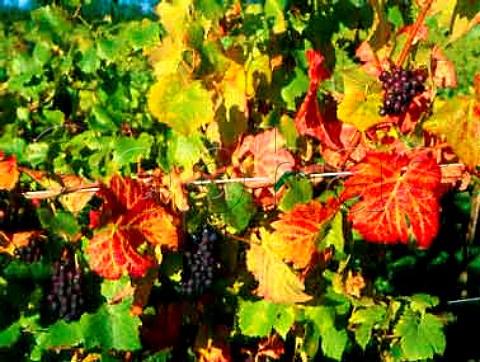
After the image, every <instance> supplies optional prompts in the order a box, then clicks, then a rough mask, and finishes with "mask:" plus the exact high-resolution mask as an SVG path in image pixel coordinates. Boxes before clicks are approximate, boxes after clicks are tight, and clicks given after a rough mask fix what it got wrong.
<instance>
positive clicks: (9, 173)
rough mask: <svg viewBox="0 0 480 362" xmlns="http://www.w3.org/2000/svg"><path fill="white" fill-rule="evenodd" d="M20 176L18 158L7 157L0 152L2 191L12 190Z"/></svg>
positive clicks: (0, 182)
mask: <svg viewBox="0 0 480 362" xmlns="http://www.w3.org/2000/svg"><path fill="white" fill-rule="evenodd" d="M19 176H20V173H19V172H18V168H17V158H16V157H15V156H13V155H12V156H8V157H6V156H5V154H4V153H3V152H0V190H1V189H5V190H12V189H13V188H14V187H15V184H16V183H17V181H18V177H19Z"/></svg>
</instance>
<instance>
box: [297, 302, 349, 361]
mask: <svg viewBox="0 0 480 362" xmlns="http://www.w3.org/2000/svg"><path fill="white" fill-rule="evenodd" d="M305 317H306V319H307V320H308V321H310V322H311V323H312V326H313V331H312V332H310V335H308V336H306V339H307V340H310V343H309V345H310V346H311V349H310V350H308V351H307V353H308V354H309V356H312V357H313V356H315V354H316V348H318V347H317V346H318V337H320V338H321V347H322V351H323V353H324V354H325V356H327V357H330V358H332V359H334V360H337V361H340V360H341V359H342V355H343V352H344V350H345V348H346V346H347V341H348V336H347V332H346V331H345V330H338V329H336V327H335V310H334V309H333V308H331V307H324V306H320V307H307V308H306V310H305Z"/></svg>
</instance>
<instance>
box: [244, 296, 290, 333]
mask: <svg viewBox="0 0 480 362" xmlns="http://www.w3.org/2000/svg"><path fill="white" fill-rule="evenodd" d="M237 318H238V326H239V328H240V330H241V332H242V334H244V335H245V336H249V337H265V336H268V335H270V333H271V332H272V329H274V330H275V331H277V332H278V333H279V334H280V336H281V337H282V338H285V337H286V335H287V333H288V331H289V330H290V328H291V327H292V325H293V323H294V322H295V309H294V308H293V307H292V306H289V305H284V304H278V303H272V302H268V301H266V300H261V301H258V302H250V301H245V300H241V301H240V304H239V309H238V312H237Z"/></svg>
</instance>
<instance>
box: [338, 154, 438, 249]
mask: <svg viewBox="0 0 480 362" xmlns="http://www.w3.org/2000/svg"><path fill="white" fill-rule="evenodd" d="M350 171H352V172H353V173H354V175H353V176H351V177H350V178H349V179H348V180H347V181H346V182H345V191H344V192H343V193H342V198H343V199H344V200H348V199H353V198H358V199H359V201H358V202H357V203H356V204H355V205H354V206H352V207H351V208H350V214H349V220H350V221H352V222H353V226H354V227H355V228H356V229H357V230H358V231H359V232H360V233H361V234H362V235H363V237H364V238H365V239H366V240H367V241H371V242H376V243H387V244H393V243H397V242H401V243H408V242H409V240H410V237H411V236H413V237H415V239H416V240H417V245H418V247H420V248H427V247H428V246H429V245H430V244H431V242H432V240H433V239H434V238H435V236H436V235H437V233H438V229H439V215H440V204H439V199H440V196H441V193H440V191H439V190H440V189H439V186H440V181H441V172H440V168H439V167H438V164H437V162H436V161H435V159H433V157H431V156H430V155H428V154H427V153H425V152H424V153H418V154H416V155H414V156H412V157H411V158H409V157H407V156H406V155H405V154H403V155H400V154H390V153H370V154H368V155H367V156H366V158H365V159H364V160H363V162H361V163H359V164H357V165H355V166H353V167H352V168H351V170H350Z"/></svg>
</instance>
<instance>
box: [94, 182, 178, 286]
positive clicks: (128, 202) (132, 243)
mask: <svg viewBox="0 0 480 362" xmlns="http://www.w3.org/2000/svg"><path fill="white" fill-rule="evenodd" d="M99 194H100V196H102V197H103V198H104V199H105V202H104V204H103V205H102V208H101V209H100V210H99V211H95V212H91V213H90V225H91V226H93V227H99V228H100V229H99V230H98V231H96V232H95V234H94V236H93V238H92V239H91V240H90V243H89V245H88V247H87V254H88V255H89V257H90V265H91V267H92V269H93V270H94V271H95V272H97V273H98V274H99V275H101V276H103V277H105V278H107V279H117V278H120V277H121V275H122V274H123V272H127V273H128V274H130V275H131V276H135V277H141V276H143V275H145V273H146V271H147V270H148V268H150V267H152V266H154V264H155V260H154V258H153V256H152V255H150V254H148V255H141V254H140V253H139V251H138V248H139V247H140V246H142V245H143V244H145V243H148V244H153V245H159V246H166V247H168V248H169V249H176V248H177V247H178V235H177V229H176V220H175V219H174V217H173V216H172V215H170V214H169V213H167V211H165V209H164V208H163V207H162V206H161V205H160V204H159V203H157V201H156V200H155V198H153V197H152V195H151V194H150V193H149V190H148V189H146V188H144V187H143V185H142V184H141V183H139V182H137V181H134V180H132V179H131V178H121V177H119V176H114V177H113V178H112V180H111V182H110V187H105V186H102V188H101V190H100V191H99Z"/></svg>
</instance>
